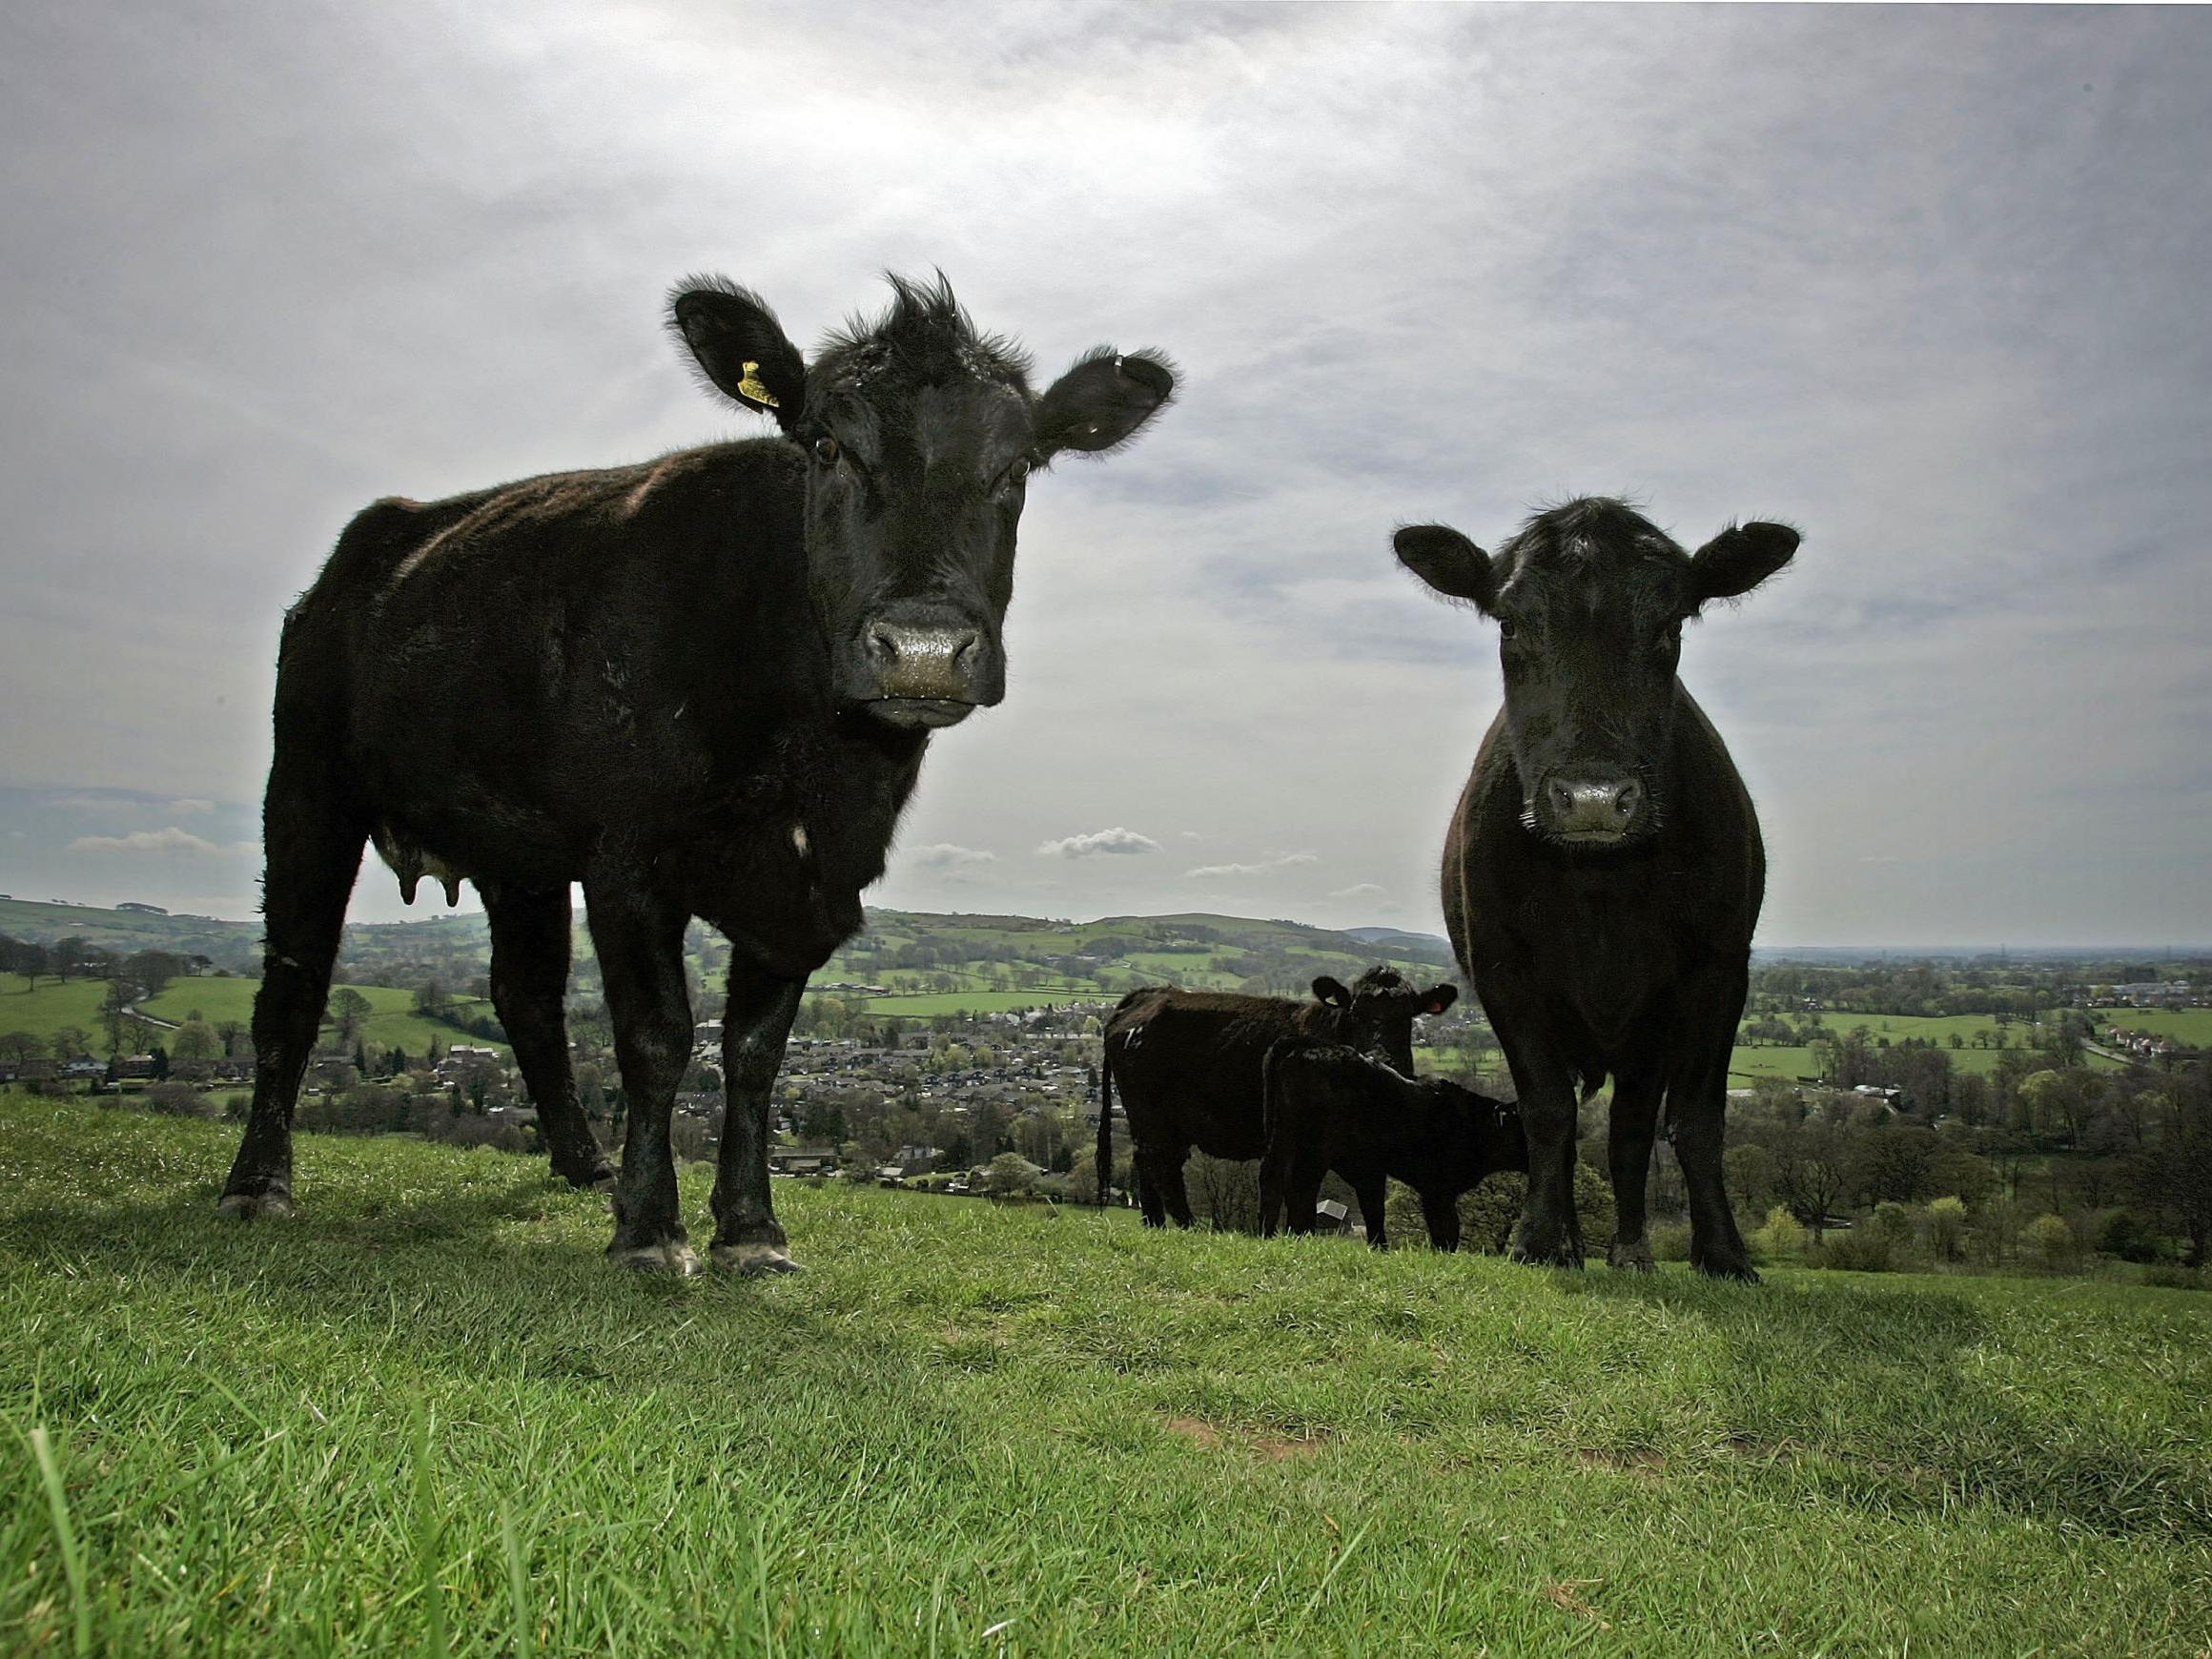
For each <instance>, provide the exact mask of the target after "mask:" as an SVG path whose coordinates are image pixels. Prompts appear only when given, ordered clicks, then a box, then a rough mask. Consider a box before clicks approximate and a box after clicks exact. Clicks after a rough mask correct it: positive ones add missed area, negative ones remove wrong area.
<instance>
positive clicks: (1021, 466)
mask: <svg viewBox="0 0 2212 1659" xmlns="http://www.w3.org/2000/svg"><path fill="white" fill-rule="evenodd" d="M1006 481H1007V482H1008V483H1009V484H1011V485H1013V486H1014V488H1015V489H1019V488H1020V487H1021V486H1022V485H1023V484H1025V483H1027V482H1028V481H1029V458H1028V457H1027V456H1016V457H1015V458H1014V464H1013V465H1012V466H1010V467H1008V468H1007V469H1006Z"/></svg>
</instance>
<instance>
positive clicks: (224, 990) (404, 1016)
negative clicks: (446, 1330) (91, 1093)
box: [0, 973, 509, 1055]
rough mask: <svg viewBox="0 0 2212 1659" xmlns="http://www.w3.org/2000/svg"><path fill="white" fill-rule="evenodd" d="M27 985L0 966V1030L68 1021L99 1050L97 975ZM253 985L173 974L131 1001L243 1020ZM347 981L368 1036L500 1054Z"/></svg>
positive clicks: (406, 997) (161, 1011)
mask: <svg viewBox="0 0 2212 1659" xmlns="http://www.w3.org/2000/svg"><path fill="white" fill-rule="evenodd" d="M27 986H28V981H26V980H25V979H24V977H23V976H22V975H21V974H20V973H0V1032H11V1031H28V1032H31V1034H34V1035H37V1036H41V1037H51V1036H52V1035H53V1034H55V1033H56V1032H62V1031H67V1030H70V1029H71V1028H72V1027H73V1028H75V1029H76V1030H79V1031H82V1032H83V1033H84V1034H86V1035H87V1036H89V1037H91V1038H92V1050H93V1052H94V1053H95V1054H99V1055H105V1054H106V1053H107V1032H106V1027H105V1026H104V1025H103V1024H102V1022H101V1019H100V1003H101V1001H102V999H103V998H104V997H105V996H106V995H107V992H108V987H107V982H106V981H105V980H100V979H72V980H70V981H68V982H67V983H62V982H58V981H55V980H52V979H41V980H40V981H39V982H38V987H37V989H36V990H30V989H27ZM260 988H261V982H260V981H259V980H258V979H243V978H233V977H215V978H205V979H192V978H187V979H174V980H172V981H170V983H169V984H168V985H166V986H164V987H163V988H162V991H161V993H160V994H159V995H157V996H150V997H148V998H147V999H146V1000H145V1001H144V1002H142V1003H141V1004H139V1006H140V1007H141V1008H143V1009H144V1010H145V1011H146V1012H147V1013H148V1014H153V1015H154V1016H156V1017H157V1018H160V1019H165V1020H169V1021H171V1022H172V1023H174V1024H182V1023H183V1022H184V1020H185V1019H187V1018H188V1017H190V1016H191V1015H192V1014H194V1013H195V1012H197V1013H198V1014H200V1015H201V1016H202V1017H203V1018H205V1019H206V1020H207V1022H208V1023H209V1024H210V1025H221V1024H223V1023H224V1022H225V1021H227V1020H236V1021H237V1022H238V1023H239V1024H240V1025H247V1024H251V1023H252V1021H253V1017H254V993H256V992H257V991H258V990H260ZM353 989H355V990H356V991H358V992H359V993H361V994H362V995H363V996H365V997H367V998H368V999H369V1002H370V1004H371V1005H372V1007H373V1008H374V1010H375V1012H374V1013H372V1014H370V1015H369V1017H368V1018H367V1020H365V1021H364V1022H363V1024H362V1034H363V1036H364V1037H365V1038H366V1039H367V1040H368V1041H370V1042H375V1043H383V1044H385V1045H387V1046H392V1045H397V1046H398V1047H399V1048H402V1049H404V1050H406V1051H407V1053H408V1054H410V1055H422V1054H424V1053H426V1052H428V1049H429V1047H430V1039H431V1038H432V1037H433V1036H435V1037H436V1038H437V1039H438V1042H439V1045H440V1047H442V1048H451V1047H452V1046H453V1045H454V1044H455V1043H457V1042H458V1043H472V1044H475V1045H476V1046H478V1047H480V1048H486V1047H488V1048H494V1049H497V1050H499V1051H500V1053H502V1055H503V1054H506V1053H508V1052H509V1051H508V1049H507V1045H506V1044H505V1043H502V1042H496V1041H493V1040H492V1039H490V1038H488V1037H480V1036H474V1035H472V1034H469V1033H467V1032H464V1031H457V1030H455V1029H454V1028H453V1027H452V1026H449V1025H444V1024H440V1022H439V1021H436V1020H428V1019H424V1018H422V1017H421V1016H420V1014H417V1013H416V1012H415V993H413V992H411V991H401V990H396V989H394V988H393V987H391V986H388V985H357V986H355V987H354V988H353ZM454 1008H455V1009H456V1011H457V1012H459V1013H460V1014H463V1015H464V1016H467V1017H471V1018H474V1017H478V1016H481V1015H485V1014H491V1012H492V1008H491V1004H490V1003H488V1002H479V1001H475V1000H473V999H471V998H468V997H456V998H454ZM323 1030H324V1034H325V1035H326V1036H329V1035H331V1034H333V1031H334V1028H333V1027H332V1026H331V1024H330V1022H329V1021H327V1020H326V1021H325V1022H324V1026H323ZM145 1040H147V1041H149V1042H155V1041H159V1040H160V1031H159V1028H157V1027H148V1028H146V1031H145Z"/></svg>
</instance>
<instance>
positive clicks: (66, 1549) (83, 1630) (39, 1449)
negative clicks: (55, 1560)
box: [31, 1423, 92, 1654]
mask: <svg viewBox="0 0 2212 1659" xmlns="http://www.w3.org/2000/svg"><path fill="white" fill-rule="evenodd" d="M31 1456H33V1457H34V1458H36V1459H37V1460H38V1478H39V1480H40V1481H41V1482H42V1483H44V1485H45V1486H46V1505H47V1508H48V1509H49V1510H51V1512H52V1515H53V1536H54V1542H55V1543H56V1544H57V1545H59V1546H60V1547H61V1570H62V1572H63V1574H64V1575H65V1576H66V1577H67V1578H68V1579H69V1587H70V1602H71V1604H72V1608H73V1609H74V1611H75V1614H76V1649H77V1652H78V1653H79V1654H87V1653H90V1652H91V1651H92V1603H91V1602H89V1601H87V1600H86V1599H85V1558H84V1555H83V1553H82V1552H81V1551H80V1550H79V1549H78V1547H77V1535H76V1529H75V1528H74V1527H73V1526H71V1525H70V1512H69V1488H68V1487H66V1486H64V1485H62V1479H61V1470H60V1469H59V1468H58V1467H56V1466H55V1464H54V1461H53V1447H52V1445H51V1444H49V1443H48V1441H47V1438H46V1427H45V1425H44V1424H43V1423H42V1424H40V1425H39V1426H38V1427H36V1428H34V1429H32V1430H31Z"/></svg>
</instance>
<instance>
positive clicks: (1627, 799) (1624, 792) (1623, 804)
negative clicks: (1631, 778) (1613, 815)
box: [1613, 783, 1644, 820]
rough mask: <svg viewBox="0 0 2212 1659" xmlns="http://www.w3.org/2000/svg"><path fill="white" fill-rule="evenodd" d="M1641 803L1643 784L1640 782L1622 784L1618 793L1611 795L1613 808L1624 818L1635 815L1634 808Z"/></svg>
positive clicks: (1642, 801) (1642, 800) (1642, 802)
mask: <svg viewBox="0 0 2212 1659" xmlns="http://www.w3.org/2000/svg"><path fill="white" fill-rule="evenodd" d="M1643 804H1644V786H1643V785H1642V784H1633V783H1631V784H1623V785H1622V786H1621V788H1620V791H1619V793H1617V794H1615V795H1614V796H1613V810H1614V811H1616V812H1618V813H1619V814H1620V815H1621V817H1622V818H1623V819H1624V820H1625V819H1628V818H1633V817H1634V816H1635V815H1636V809H1637V808H1638V807H1640V806H1642V805H1643Z"/></svg>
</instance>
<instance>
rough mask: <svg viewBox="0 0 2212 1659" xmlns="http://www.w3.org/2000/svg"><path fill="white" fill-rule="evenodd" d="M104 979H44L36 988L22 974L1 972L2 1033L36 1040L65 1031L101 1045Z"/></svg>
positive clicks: (0, 1028) (0, 1010) (0, 1005)
mask: <svg viewBox="0 0 2212 1659" xmlns="http://www.w3.org/2000/svg"><path fill="white" fill-rule="evenodd" d="M107 995H108V984H107V981H106V980H104V979H72V980H69V981H67V982H57V981H55V980H51V979H41V980H40V981H39V982H38V985H37V988H36V989H35V990H34V989H32V988H31V982H30V981H29V980H28V979H26V978H24V976H23V975H22V974H20V973H0V1032H11V1031H27V1032H29V1033H31V1035H33V1036H35V1037H41V1038H46V1037H51V1036H53V1035H55V1034H57V1033H60V1032H65V1031H72V1030H74V1031H81V1032H83V1033H84V1034H86V1035H87V1036H90V1037H92V1038H93V1039H94V1042H95V1043H96V1044H99V1045H100V1047H101V1050H102V1052H103V1053H105V1052H106V1050H105V1044H104V1043H103V1042H101V1028H100V1004H101V1003H102V1002H104V1001H105V1000H106V999H107Z"/></svg>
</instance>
